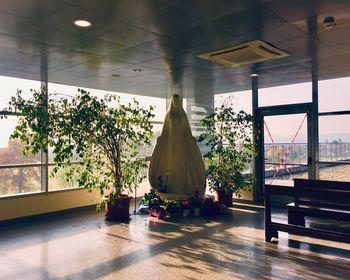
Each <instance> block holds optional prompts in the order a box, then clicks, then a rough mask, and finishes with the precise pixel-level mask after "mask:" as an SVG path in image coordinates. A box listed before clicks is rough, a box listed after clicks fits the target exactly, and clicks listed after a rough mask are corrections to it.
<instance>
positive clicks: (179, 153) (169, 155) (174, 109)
mask: <svg viewBox="0 0 350 280" xmlns="http://www.w3.org/2000/svg"><path fill="white" fill-rule="evenodd" d="M148 172H149V174H148V177H149V181H150V184H151V186H152V187H153V188H154V189H156V190H157V193H158V194H159V195H160V196H161V197H162V198H163V199H185V198H188V197H189V195H190V196H193V197H196V196H203V195H204V192H205V185H206V181H205V168H204V163H203V159H202V156H201V154H200V151H199V148H198V145H197V142H196V140H195V138H194V137H193V136H192V133H191V128H190V125H189V123H188V119H187V116H186V113H185V111H184V109H183V108H182V104H181V97H180V96H179V95H177V94H174V95H173V96H172V99H171V104H170V108H169V110H168V112H167V114H166V116H165V120H164V125H163V130H162V133H161V135H160V136H159V137H158V139H157V144H156V146H155V148H154V151H153V154H152V159H151V163H150V167H149V171H148Z"/></svg>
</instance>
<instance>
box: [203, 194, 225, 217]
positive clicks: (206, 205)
mask: <svg viewBox="0 0 350 280" xmlns="http://www.w3.org/2000/svg"><path fill="white" fill-rule="evenodd" d="M219 211H220V206H219V203H218V202H217V201H214V199H213V198H212V197H210V196H207V197H205V198H204V199H203V203H202V204H201V214H203V215H204V216H212V215H215V214H218V213H219Z"/></svg>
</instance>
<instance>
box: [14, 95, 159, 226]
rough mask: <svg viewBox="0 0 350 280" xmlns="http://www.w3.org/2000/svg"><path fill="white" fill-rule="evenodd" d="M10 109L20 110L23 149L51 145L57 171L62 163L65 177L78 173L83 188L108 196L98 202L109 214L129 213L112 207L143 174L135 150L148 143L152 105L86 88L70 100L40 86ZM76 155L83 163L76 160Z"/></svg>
mask: <svg viewBox="0 0 350 280" xmlns="http://www.w3.org/2000/svg"><path fill="white" fill-rule="evenodd" d="M9 110H10V111H16V112H19V113H20V114H21V116H20V120H19V123H18V125H17V126H16V128H15V131H14V133H13V134H12V138H19V139H20V140H21V142H22V143H23V145H24V149H23V151H24V153H25V154H28V153H29V152H30V153H32V154H37V153H38V152H39V151H40V150H41V149H43V150H44V151H45V152H48V147H52V149H53V151H52V152H53V154H54V162H55V167H54V168H53V173H55V172H57V171H58V170H59V169H60V168H64V170H65V175H66V177H67V178H68V179H69V178H72V177H73V176H76V177H77V182H78V185H79V186H80V187H84V188H86V189H88V190H89V191H92V190H93V189H97V190H98V191H99V193H100V194H101V196H106V195H107V199H106V200H103V202H102V204H100V206H101V205H103V204H106V205H107V217H108V218H110V219H124V218H125V219H126V218H128V217H129V215H128V213H129V212H128V210H129V209H127V213H124V214H126V215H127V216H125V215H122V216H121V215H119V214H120V213H119V212H120V211H118V209H114V210H113V209H112V208H111V207H112V206H116V207H119V208H120V206H121V205H122V204H123V203H124V202H122V200H120V199H122V198H125V199H126V200H127V201H129V197H127V196H126V195H124V192H125V191H127V190H132V189H133V188H134V187H135V185H137V184H138V183H140V182H141V181H142V180H143V179H144V177H143V176H138V174H139V171H140V170H141V169H142V168H145V167H146V162H145V160H143V159H137V155H138V149H139V148H141V146H142V145H148V144H150V140H151V137H152V125H151V123H150V119H151V118H152V117H153V116H154V115H153V113H152V111H153V107H150V108H149V109H144V108H142V107H140V105H139V103H138V102H137V101H136V100H134V101H133V102H130V103H129V104H128V105H124V104H122V103H121V102H120V100H119V98H118V96H117V95H106V96H105V97H104V98H98V97H96V96H93V95H91V94H90V93H89V92H87V91H84V90H78V93H77V94H76V95H75V96H74V97H72V98H68V99H67V98H48V96H47V94H46V91H45V89H42V90H41V91H40V92H35V91H34V93H33V96H32V98H31V99H30V100H25V99H23V98H22V93H21V92H20V91H19V92H18V93H17V95H16V96H15V97H13V98H12V99H11V102H10V107H9ZM77 159H78V160H79V161H80V164H73V163H72V162H73V161H74V160H77ZM128 203H129V202H127V204H128ZM125 211H126V210H125Z"/></svg>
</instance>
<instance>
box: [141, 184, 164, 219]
mask: <svg viewBox="0 0 350 280" xmlns="http://www.w3.org/2000/svg"><path fill="white" fill-rule="evenodd" d="M140 205H142V206H147V207H148V212H149V214H150V215H151V216H157V217H158V218H164V216H165V210H164V208H165V202H164V201H163V200H162V199H161V198H160V196H159V195H157V194H156V193H155V192H154V190H151V191H150V192H149V193H145V195H144V196H143V198H142V199H141V201H140Z"/></svg>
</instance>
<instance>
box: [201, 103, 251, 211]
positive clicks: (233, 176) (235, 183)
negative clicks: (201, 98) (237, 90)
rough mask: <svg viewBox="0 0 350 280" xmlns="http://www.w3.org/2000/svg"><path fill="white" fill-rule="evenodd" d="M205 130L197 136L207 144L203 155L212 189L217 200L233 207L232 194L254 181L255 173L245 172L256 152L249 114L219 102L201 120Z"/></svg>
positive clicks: (239, 191) (244, 188) (245, 188)
mask: <svg viewBox="0 0 350 280" xmlns="http://www.w3.org/2000/svg"><path fill="white" fill-rule="evenodd" d="M201 125H202V126H203V127H204V132H203V133H202V134H201V135H200V136H199V137H198V141H199V142H203V143H204V144H206V147H207V149H208V151H207V152H206V153H205V154H204V159H205V162H206V167H207V169H206V173H207V179H208V184H209V187H210V190H211V191H215V192H216V193H217V195H218V200H219V202H221V203H223V204H226V205H227V206H232V196H233V193H234V194H236V195H237V196H240V194H241V191H242V190H248V189H249V188H250V187H251V186H252V185H253V183H254V176H253V175H252V174H251V173H249V172H246V170H247V169H248V168H249V164H250V163H251V161H252V160H253V158H254V155H255V153H256V149H255V146H254V144H253V141H252V133H253V123H252V116H251V115H249V114H247V113H245V112H244V111H240V112H238V113H235V112H234V111H233V109H232V107H230V106H227V105H225V104H224V105H222V106H221V107H219V108H215V111H214V113H212V114H210V115H208V116H207V117H206V118H204V119H203V120H202V121H201Z"/></svg>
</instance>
